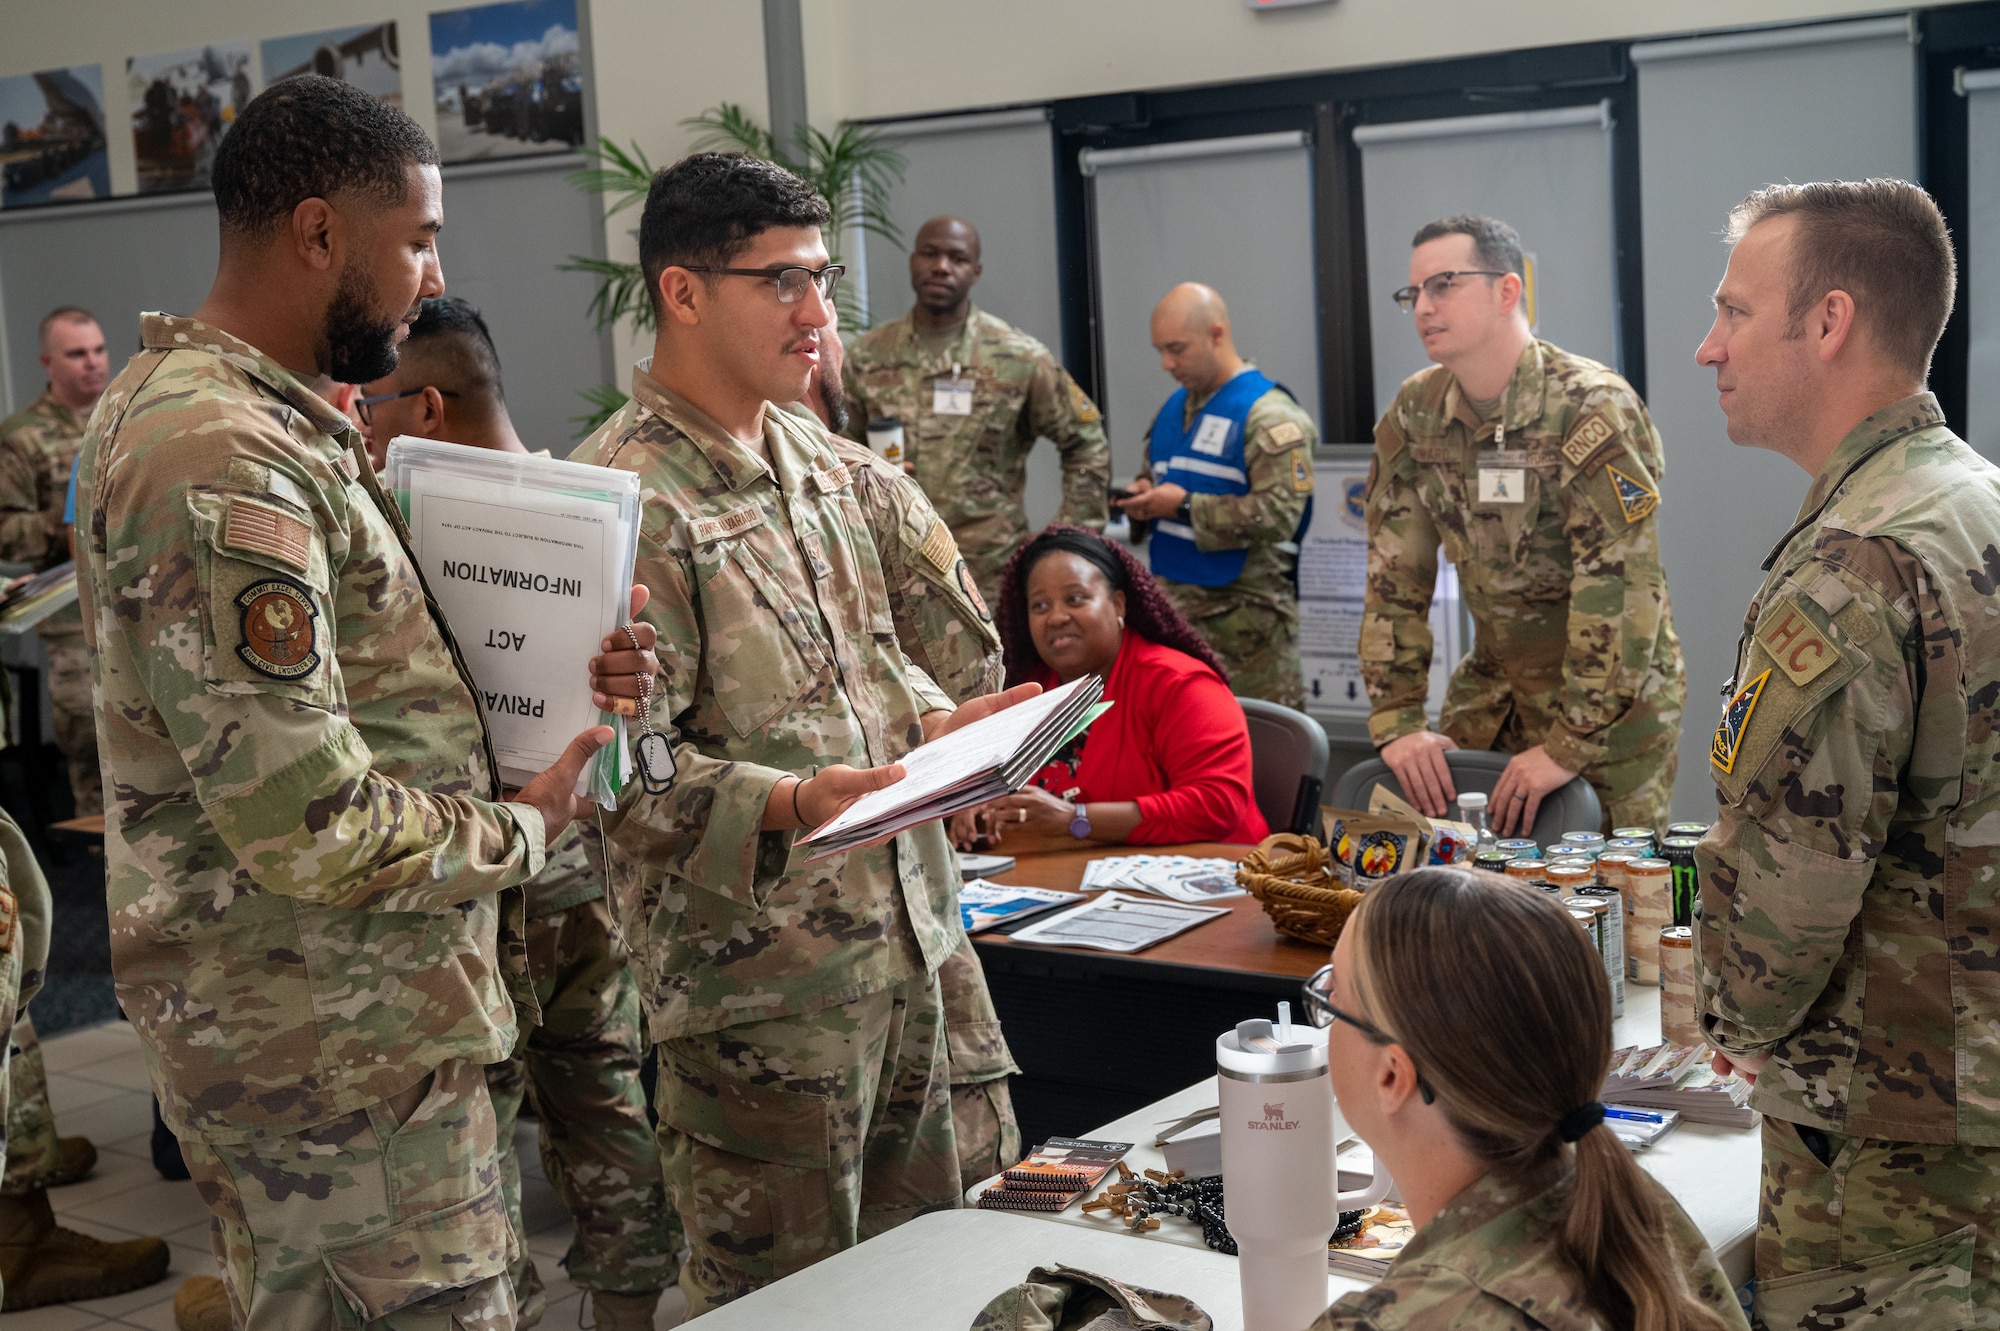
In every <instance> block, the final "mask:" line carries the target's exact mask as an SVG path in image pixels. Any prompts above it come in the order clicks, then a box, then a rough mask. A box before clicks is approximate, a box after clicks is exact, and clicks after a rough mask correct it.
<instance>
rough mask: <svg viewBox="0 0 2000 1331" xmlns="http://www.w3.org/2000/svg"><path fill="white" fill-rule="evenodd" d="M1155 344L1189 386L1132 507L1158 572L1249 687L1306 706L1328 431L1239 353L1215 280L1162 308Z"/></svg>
mask: <svg viewBox="0 0 2000 1331" xmlns="http://www.w3.org/2000/svg"><path fill="white" fill-rule="evenodd" d="M1153 349H1154V350H1155V351H1157V352H1159V353H1160V368H1161V369H1163V370H1165V371H1166V372H1167V373H1168V374H1169V375H1172V376H1173V378H1174V380H1175V382H1177V383H1179V384H1180V387H1179V388H1178V389H1176V390H1175V391H1174V393H1173V395H1172V396H1170V397H1169V398H1168V399H1167V401H1166V405H1164V406H1162V407H1161V408H1160V414H1159V415H1157V416H1155V417H1154V418H1153V424H1152V427H1151V428H1150V429H1149V430H1148V431H1147V432H1146V457H1145V463H1144V465H1143V466H1142V467H1141V469H1140V476H1139V478H1138V479H1137V480H1136V481H1134V482H1133V483H1132V489H1133V490H1134V491H1136V492H1137V493H1136V494H1134V495H1133V497H1132V498H1130V499H1122V500H1119V501H1118V506H1119V507H1120V508H1122V509H1124V510H1125V512H1126V514H1127V515H1128V516H1130V517H1134V518H1150V519H1152V520H1153V524H1154V525H1153V537H1152V561H1153V573H1154V576H1156V577H1158V578H1159V579H1160V585H1161V586H1162V587H1163V588H1165V589H1166V593H1167V596H1168V597H1169V598H1170V599H1171V600H1172V601H1173V603H1174V605H1175V607H1176V608H1178V609H1179V610H1180V612H1181V613H1182V614H1183V615H1185V616H1187V619H1188V622H1189V623H1191V624H1193V625H1194V626H1195V628H1196V629H1197V630H1198V631H1199V632H1200V633H1201V635H1202V637H1204V638H1206V639H1208V644H1209V646H1211V647H1213V648H1215V651H1216V654H1217V655H1218V656H1220V657H1221V658H1222V663H1223V665H1224V666H1226V667H1228V670H1229V684H1230V687H1231V688H1233V689H1234V690H1235V691H1236V693H1237V695H1238V696H1239V697H1244V698H1263V699H1265V700H1267V701H1269V702H1275V703H1283V704H1284V705H1285V706H1287V707H1297V708H1300V709H1303V708H1304V707H1305V701H1306V698H1305V683H1304V681H1303V679H1302V678H1301V676H1300V674H1299V595H1298V565H1299V533H1300V532H1302V531H1303V530H1304V529H1305V524H1306V519H1307V516H1308V515H1309V514H1310V513H1311V511H1312V488H1313V463H1312V451H1313V446H1314V445H1315V444H1317V443H1318V442H1319V431H1317V430H1316V429H1314V428H1313V423H1312V417H1310V416H1308V415H1306V412H1305V408H1303V407H1301V406H1300V405H1299V404H1298V402H1297V401H1296V400H1294V399H1293V397H1292V394H1291V391H1290V390H1289V389H1287V388H1285V387H1283V386H1282V385H1280V384H1278V383H1276V382H1274V381H1273V380H1272V379H1270V378H1269V377H1268V376H1266V375H1265V374H1264V373H1263V372H1261V371H1260V370H1258V369H1257V367H1256V366H1254V365H1252V364H1251V363H1250V362H1249V361H1246V360H1244V359H1243V357H1242V356H1241V355H1240V354H1238V352H1237V350H1236V338H1235V335H1234V334H1233V333H1232V332H1231V331H1230V327H1229V308H1228V307H1227V306H1226V305H1224V304H1223V303H1222V297H1221V295H1219V294H1218V293H1217V292H1216V290H1215V289H1214V288H1213V287H1205V286H1203V285H1201V283H1199V282H1183V283H1182V284H1181V285H1179V286H1177V287H1175V288H1174V289H1173V290H1172V291H1169V292H1168V293H1167V294H1166V296H1165V298H1164V299H1162V300H1161V301H1160V303H1159V304H1158V305H1156V306H1154V307H1153Z"/></svg>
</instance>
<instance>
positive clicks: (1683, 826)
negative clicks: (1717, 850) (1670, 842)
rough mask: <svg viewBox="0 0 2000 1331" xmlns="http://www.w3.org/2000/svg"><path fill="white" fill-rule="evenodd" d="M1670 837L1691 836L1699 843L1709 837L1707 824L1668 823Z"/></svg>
mask: <svg viewBox="0 0 2000 1331" xmlns="http://www.w3.org/2000/svg"><path fill="white" fill-rule="evenodd" d="M1667 835H1668V836H1691V837H1693V838H1694V839H1695V840H1697V841H1699V840H1701V839H1702V838H1703V837H1705V836H1707V835H1708V824H1707V823H1668V824H1667Z"/></svg>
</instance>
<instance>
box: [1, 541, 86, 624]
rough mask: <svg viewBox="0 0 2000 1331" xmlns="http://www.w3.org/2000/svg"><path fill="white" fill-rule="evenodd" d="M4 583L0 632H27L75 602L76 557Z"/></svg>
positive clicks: (2, 579)
mask: <svg viewBox="0 0 2000 1331" xmlns="http://www.w3.org/2000/svg"><path fill="white" fill-rule="evenodd" d="M0 583H5V588H4V590H0V633H26V632H27V631H28V630H29V629H31V628H33V627H34V626H35V625H37V624H39V623H41V622H42V621H43V620H45V619H47V618H48V617H49V616H50V615H53V614H54V613H56V611H58V610H63V609H66V608H68V607H69V606H72V605H75V604H76V561H75V560H73V559H71V560H65V561H63V562H62V563H60V564H57V565H56V566H55V567H54V568H52V569H49V570H47V571H46V572H42V573H35V574H30V575H29V576H27V577H22V578H16V579H14V580H13V581H12V582H7V580H6V579H5V578H0Z"/></svg>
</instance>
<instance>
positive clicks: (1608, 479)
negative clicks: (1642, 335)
mask: <svg viewBox="0 0 2000 1331" xmlns="http://www.w3.org/2000/svg"><path fill="white" fill-rule="evenodd" d="M1503 423H1504V426H1505V429H1504V432H1503V431H1502V430H1501V429H1500V428H1499V427H1500V426H1501V425H1502V424H1503ZM1503 436H1504V437H1503ZM1660 468H1661V452H1660V436H1659V434H1658V433H1657V432H1656V431H1655V430H1654V429H1653V423H1652V420H1651V418H1649V417H1648V416H1647V414H1646V408H1645V405H1644V404H1643V403H1641V402H1640V401H1639V399H1638V396H1637V395H1636V394H1634V393H1633V392H1632V389H1631V386H1630V385H1628V384H1627V383H1626V382H1625V381H1624V380H1623V379H1621V378H1619V377H1618V376H1617V375H1616V374H1614V373H1613V372H1612V371H1610V370H1608V369H1606V368H1605V367H1604V366H1602V365H1599V364H1598V363H1597V362H1595V361H1591V360H1585V359H1584V358H1583V357H1581V356H1572V355H1570V354H1569V353H1568V352H1566V351H1563V350H1561V349H1560V348H1557V347H1553V346H1551V345H1549V344H1548V343H1547V342H1533V343H1530V344H1529V346H1528V348H1527V350H1525V351H1523V352H1522V353H1521V361H1520V364H1519V365H1518V366H1517V367H1516V368H1515V370H1514V377H1513V379H1512V380H1511V381H1510V382H1509V383H1508V385H1507V389H1506V392H1505V394H1504V395H1503V397H1502V398H1501V406H1500V414H1499V417H1498V418H1496V419H1494V420H1486V421H1482V420H1480V419H1479V417H1478V416H1477V414H1476V413H1475V412H1474V410H1473V408H1472V407H1471V406H1470V405H1469V404H1468V403H1467V401H1466V398H1465V394H1464V392H1463V391H1462V390H1461V389H1460V388H1459V386H1458V380H1457V378H1456V377H1455V376H1453V374H1452V373H1451V371H1449V370H1447V369H1445V368H1444V367H1443V366H1437V365H1434V366H1432V367H1431V368H1429V369H1427V370H1423V371H1420V372H1419V373H1417V374H1414V375H1412V376H1411V377H1410V378H1409V379H1407V380H1405V381H1404V383H1403V388H1402V391H1401V392H1399V393H1398V394H1397V395H1396V401H1395V405H1393V406H1391V407H1390V408H1389V410H1388V411H1387V412H1386V413H1385V414H1384V415H1383V417H1382V419H1381V421H1380V422H1379V423H1378V424H1377V425H1376V426H1375V460H1374V464H1373V466H1372V468H1371V470H1370V474H1369V477H1370V478H1369V484H1368V592H1367V599H1366V606H1365V612H1364V617H1363V620H1362V625H1361V642H1360V656H1361V673H1362V677H1363V679H1364V680H1365V681H1366V682H1367V685H1368V695H1369V698H1370V700H1371V702H1372V703H1373V706H1374V713H1373V715H1371V716H1370V717H1369V718H1368V733H1369V737H1370V738H1371V739H1373V740H1374V741H1375V744H1376V745H1377V746H1378V747H1379V746H1381V745H1384V744H1387V743H1388V742H1389V741H1390V740H1392V739H1395V738H1397V737H1398V736H1401V735H1407V734H1410V733H1412V732H1414V731H1419V730H1423V729H1425V728H1426V727H1427V722H1426V720H1425V717H1424V697H1425V694H1426V693H1427V692H1428V689H1429V680H1430V673H1429V672H1430V663H1431V630H1430V605H1431V593H1432V591H1433V589H1434V587H1435V584H1436V581H1437V550H1438V544H1439V542H1440V541H1442V542H1443V544H1444V553H1445V558H1446V559H1448V560H1450V561H1451V562H1452V564H1453V565H1454V566H1455V567H1456V568H1457V570H1458V584H1459V590H1460V592H1461V594H1462V595H1463V596H1464V598H1465V606H1466V609H1467V610H1469V611H1470V612H1471V614H1472V620H1473V625H1474V629H1473V648H1472V652H1471V653H1470V654H1469V655H1468V656H1466V658H1465V659H1464V660H1462V661H1460V662H1459V663H1458V665H1457V667H1456V668H1455V669H1454V670H1453V671H1452V676H1451V684H1450V687H1449V688H1448V689H1447V690H1446V691H1445V699H1444V714H1443V716H1442V717H1441V718H1440V720H1439V723H1438V729H1439V730H1440V731H1442V732H1443V733H1444V734H1446V735H1448V736H1450V737H1451V738H1452V739H1454V740H1457V741H1458V742H1459V743H1460V744H1462V745H1464V746H1465V747H1467V748H1471V749H1496V750H1498V751H1500V752H1502V753H1519V752H1520V751H1522V750H1523V749H1530V748H1533V747H1534V746H1535V745H1537V744H1540V745H1543V746H1544V747H1545V748H1546V749H1547V751H1548V755H1549V757H1551V758H1553V759H1555V760H1556V762H1558V763H1560V764H1561V765H1562V766H1564V767H1567V768H1568V769H1570V770H1571V771H1573V772H1578V773H1580V774H1581V775H1582V776H1583V777H1584V779H1585V780H1587V781H1589V782H1590V784H1591V785H1592V786H1593V787H1595V788H1596V790H1597V795H1598V799H1599V800H1600V801H1601V802H1602V804H1603V806H1604V827H1605V829H1606V830H1608V829H1610V828H1612V827H1619V826H1638V825H1644V826H1648V827H1659V826H1662V825H1663V824H1664V823H1665V822H1666V818H1667V806H1668V802H1669V800H1670V798H1671V797H1672V794H1673V787H1674V767H1675V760H1676V753H1675V747H1676V745H1678V744H1679V742H1680V726H1681V705H1682V703H1683V702H1684V701H1685V698H1686V694H1687V680H1686V669H1685V667H1684V666H1683V665H1682V664H1681V644H1680V639H1679V638H1677V637H1675V636H1674V626H1673V614H1672V611H1671V610H1670V608H1669V606H1668V603H1667V577H1666V573H1665V571H1664V570H1663V569H1662V568H1661V566H1660V536H1659V518H1658V516H1657V514H1658V509H1659V492H1660ZM1482 471H1486V472H1489V473H1490V479H1491V483H1492V484H1493V485H1494V486H1495V488H1496V489H1497V488H1499V487H1500V486H1501V485H1506V486H1508V487H1510V488H1511V487H1513V486H1519V487H1521V494H1522V495H1523V496H1524V497H1523V498H1520V499H1519V500H1518V501H1516V502H1512V503H1507V502H1498V501H1497V499H1496V500H1492V501H1485V502H1482V501H1481V499H1480V486H1481V484H1482V480H1481V473H1482Z"/></svg>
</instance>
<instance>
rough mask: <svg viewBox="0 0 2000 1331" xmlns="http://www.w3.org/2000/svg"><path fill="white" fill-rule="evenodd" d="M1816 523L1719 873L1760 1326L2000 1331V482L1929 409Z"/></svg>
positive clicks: (1741, 725)
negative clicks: (1743, 1080) (1762, 1060)
mask: <svg viewBox="0 0 2000 1331" xmlns="http://www.w3.org/2000/svg"><path fill="white" fill-rule="evenodd" d="M1878 450H1879V451H1878ZM1799 519H1800V522H1799V526H1798V527H1797V528H1795V529H1794V530H1793V532H1792V533H1790V534H1788V535H1787V537H1786V538H1785V541H1784V543H1783V545H1782V547H1781V549H1780V551H1779V552H1778V553H1777V555H1776V556H1775V559H1774V561H1773V562H1772V563H1771V564H1770V572H1769V573H1768V574H1767V576H1766V577H1765V580H1764V584H1763V586H1762V587H1761V588H1759V589H1758V592H1757V595H1756V598H1755V599H1754V600H1753V601H1751V603H1750V609H1749V611H1748V613H1747V614H1746V615H1745V616H1744V620H1743V637H1742V638H1741V640H1740V641H1739V645H1738V649H1737V668H1736V678H1735V680H1734V681H1733V682H1732V686H1731V688H1730V690H1729V701H1728V703H1727V704H1726V705H1725V707H1724V712H1723V719H1722V722H1721V725H1720V726H1719V727H1718V729H1717V732H1716V735H1715V739H1714V741H1713V743H1712V745H1711V762H1710V767H1709V775H1710V776H1712V777H1713V778H1714V779H1715V784H1716V791H1717V803H1718V806H1719V817H1718V821H1717V822H1716V824H1715V826H1714V827H1713V828H1712V829H1711V830H1710V832H1709V834H1708V836H1707V837H1706V838H1705V839H1704V840H1703V842H1702V844H1701V848H1700V850H1699V852H1698V863H1699V866H1700V871H1701V904H1700V912H1699V921H1698V923H1699V928H1698V930H1697V943H1696V954H1697V964H1698V965H1699V967H1700V977H1701V985H1702V1002H1703V1005H1704V1017H1703V1020H1704V1023H1705V1025H1706V1027H1707V1034H1708V1038H1709V1041H1710V1042H1711V1043H1713V1044H1714V1045H1715V1046H1716V1047H1717V1048H1719V1049H1721V1050H1723V1051H1724V1052H1725V1053H1728V1054H1731V1055H1734V1056H1738V1057H1744V1056H1757V1055H1768V1056H1769V1059H1770V1061H1769V1062H1768V1063H1767V1064H1766V1065H1765V1067H1764V1069H1763V1071H1762V1073H1761V1075H1759V1077H1758V1078H1757V1086H1756V1090H1755V1092H1754V1093H1753V1095H1752V1097H1751V1101H1750V1103H1751V1105H1752V1106H1753V1107H1754V1108H1757V1109H1760V1110H1762V1111H1763V1112H1764V1113H1765V1114H1766V1115H1767V1116H1768V1118H1767V1126H1766V1134H1765V1154H1764V1198H1763V1207H1762V1213H1761V1216H1760V1221H1759V1233H1758V1248H1757V1275H1758V1281H1757V1286H1758V1315H1759V1318H1760V1319H1761V1320H1763V1321H1764V1322H1766V1323H1767V1324H1768V1325H1770V1326H1772V1327H1774V1328H1775V1327H1780V1326H1814V1327H1823V1328H1833V1327H1840V1326H1857V1325H1860V1324H1861V1322H1862V1321H1863V1320H1870V1321H1871V1322H1872V1319H1870V1318H1869V1314H1870V1313H1871V1312H1873V1311H1874V1310H1876V1309H1878V1307H1880V1306H1882V1305H1884V1304H1885V1303H1890V1304H1893V1306H1894V1307H1895V1308H1896V1309H1897V1312H1898V1313H1899V1314H1900V1315H1902V1316H1905V1317H1907V1318H1909V1319H1910V1324H1911V1325H1923V1326H1959V1325H1972V1324H1975V1322H1976V1324H1978V1325H1982V1326H1983V1325H2000V1229H1997V1228H1996V1225H1995V1220H1994V1217H1995V1215H1996V1214H2000V1059H1996V1058H1995V1057H1994V1050H1993V1044H1994V1039H1993V1032H1994V1031H1995V1030H1996V1029H2000V988H1996V985H1995V980H1994V977H1995V976H1996V975H2000V905H1996V904H1995V901H1994V894H1993V887H1992V882H1993V879H1994V876H1995V868H1996V866H2000V833H1996V831H1995V828H1996V826H2000V782H1996V781H1995V779H1994V775H1993V774H1994V771H1995V764H1996V762H2000V728H1996V721H2000V707H1996V702H1995V695H1996V693H2000V554H1996V553H1995V546H1996V544H2000V469H1997V468H1995V467H1994V466H1993V464H1991V463H1989V462H1987V461H1985V460H1984V459H1982V458H1980V457H1979V456H1978V455H1977V454H1975V453H1973V451H1972V450H1971V449H1970V448H1968V447H1966V445H1965V444H1964V443H1962V442H1960V441H1959V439H1958V438H1957V437H1956V436H1954V435H1953V434H1952V433H1951V431H1949V430H1948V429H1946V428H1945V425H1944V417H1943V415H1942V413H1941V412H1940V411H1939V410H1938V405H1937V401H1936V399H1935V398H1933V397H1931V396H1930V395H1929V394H1928V393H1925V394H1919V395H1917V396H1915V397H1911V398H1906V399H1904V400H1903V401H1900V402H1897V403H1895V404H1893V405H1891V406H1888V407H1884V408H1883V409H1882V410H1880V411H1878V412H1876V413H1875V414H1874V415H1872V416H1870V417H1869V418H1868V419H1867V420H1865V421H1862V422H1861V423H1860V424H1859V425H1857V426H1856V427H1855V428H1854V430H1853V431H1852V432H1851V433H1850V434H1849V435H1848V436H1847V438H1846V439H1844V440H1843V441H1841V444H1840V446H1839V447H1838V448H1836V449H1835V450H1834V452H1833V455H1832V457H1831V458H1829V459H1828V460H1827V463H1826V465H1825V467H1824V468H1823V469H1822V470H1821V471H1820V473H1819V476H1818V477H1817V479H1815V480H1814V481H1813V484H1812V487H1811V489H1810V490H1809V491H1808V492H1807V495H1806V500H1805V504H1804V506H1803V507H1802V508H1801V510H1800V513H1799ZM1772 1120H1775V1121H1772ZM1793 1125H1799V1126H1798V1127H1794V1126H1793ZM1802 1134H1803V1136H1804V1137H1805V1138H1806V1139H1807V1140H1816V1139H1818V1138H1819V1134H1826V1136H1825V1138H1824V1140H1823V1141H1822V1142H1821V1143H1820V1144H1821V1153H1820V1154H1819V1155H1818V1156H1816V1155H1815V1154H1814V1153H1813V1152H1812V1151H1811V1150H1810V1149H1808V1148H1806V1147H1805V1146H1804V1143H1803V1142H1802V1141H1801V1136H1802ZM1829 1201H1830V1204H1829ZM1920 1267H1921V1268H1928V1271H1926V1270H1922V1269H1919V1268H1920ZM1968 1270H1969V1281H1968V1280H1967V1279H1966V1278H1965V1272H1966V1271H1968ZM1951 1272H1957V1273H1958V1274H1955V1275H1953V1274H1950V1273H1951ZM1947 1276H1949V1278H1946V1277H1947ZM1968 1300H1970V1302H1971V1303H1972V1304H1975V1305H1976V1306H1977V1308H1978V1312H1977V1313H1973V1312H1971V1311H1970V1309H1969V1308H1968ZM1913 1305H1921V1310H1919V1308H1918V1307H1917V1306H1913ZM1967 1317H1971V1318H1973V1319H1974V1320H1973V1321H1964V1320H1960V1319H1963V1318H1967ZM1885 1320H1886V1318H1885Z"/></svg>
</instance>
